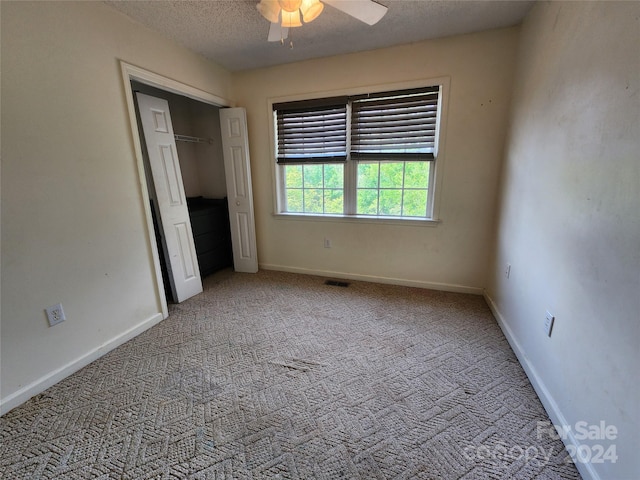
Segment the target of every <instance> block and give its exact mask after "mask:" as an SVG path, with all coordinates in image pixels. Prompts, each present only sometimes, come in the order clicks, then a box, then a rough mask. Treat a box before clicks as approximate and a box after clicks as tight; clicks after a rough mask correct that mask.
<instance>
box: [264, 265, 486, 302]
mask: <svg viewBox="0 0 640 480" xmlns="http://www.w3.org/2000/svg"><path fill="white" fill-rule="evenodd" d="M260 268H262V269H264V270H276V271H278V272H289V273H301V274H303V275H317V276H319V277H329V278H341V279H344V280H354V281H361V282H371V283H385V284H388V285H401V286H403V287H417V288H428V289H431V290H441V291H444V292H456V293H471V294H473V295H482V294H483V292H484V290H483V289H482V288H478V287H469V286H466V285H454V284H450V283H436V282H424V281H421V280H407V279H404V278H393V277H378V276H374V275H361V274H358V273H344V272H334V271H330V270H315V269H310V268H300V267H289V266H286V265H273V264H268V263H261V264H260Z"/></svg>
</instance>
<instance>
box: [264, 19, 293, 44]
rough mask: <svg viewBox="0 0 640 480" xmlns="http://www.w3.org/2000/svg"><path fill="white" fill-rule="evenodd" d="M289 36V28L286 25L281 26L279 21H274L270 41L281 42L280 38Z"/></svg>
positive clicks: (268, 38)
mask: <svg viewBox="0 0 640 480" xmlns="http://www.w3.org/2000/svg"><path fill="white" fill-rule="evenodd" d="M288 36H289V29H288V28H286V27H281V26H280V24H279V23H276V22H272V23H271V26H270V27H269V36H268V37H267V40H268V41H270V42H279V41H280V40H284V39H285V38H287V37H288Z"/></svg>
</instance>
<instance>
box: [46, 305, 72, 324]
mask: <svg viewBox="0 0 640 480" xmlns="http://www.w3.org/2000/svg"><path fill="white" fill-rule="evenodd" d="M45 311H46V312H47V320H49V326H50V327H53V326H54V325H57V324H59V323H62V322H64V321H65V320H66V319H67V317H65V316H64V310H63V309H62V304H61V303H58V304H56V305H53V306H52V307H49V308H46V309H45Z"/></svg>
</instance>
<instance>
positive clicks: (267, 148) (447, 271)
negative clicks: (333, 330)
mask: <svg viewBox="0 0 640 480" xmlns="http://www.w3.org/2000/svg"><path fill="white" fill-rule="evenodd" d="M517 41H518V30H517V29H516V28H511V29H502V30H497V31H491V32H486V33H480V34H475V35H466V36H458V37H452V38H446V39H442V40H435V41H427V42H422V43H416V44H411V45H406V46H401V47H395V48H388V49H384V50H376V51H371V52H365V53H358V54H353V55H342V56H337V57H331V58H326V59H320V60H314V61H308V62H301V63H296V64H289V65H284V66H279V67H273V68H265V69H259V70H255V71H250V72H246V73H239V74H236V75H234V96H235V97H236V98H235V99H236V100H237V103H238V105H242V106H244V107H246V109H247V117H248V123H249V147H250V151H251V169H252V175H253V182H254V184H253V189H254V202H255V210H256V222H257V225H256V228H257V239H258V256H259V261H260V265H261V266H262V267H263V268H275V269H284V270H293V271H302V272H314V273H322V274H326V275H332V276H346V277H352V278H367V279H374V280H378V281H394V282H399V283H408V284H412V285H423V286H432V287H438V288H452V289H456V288H460V289H463V290H467V291H476V292H481V289H482V288H483V287H484V284H485V274H486V271H487V266H488V263H487V259H488V257H487V253H488V252H489V250H490V248H491V241H492V226H493V222H494V219H493V212H494V208H495V195H496V188H497V177H498V171H499V165H500V161H501V156H502V148H503V143H504V134H505V129H506V124H507V115H508V107H509V102H510V95H511V84H512V72H513V70H514V62H515V51H516V46H517ZM296 48H298V47H296ZM300 48H304V47H303V46H300ZM443 76H448V77H450V82H451V83H450V92H451V94H450V99H449V102H448V110H447V117H448V121H447V125H446V126H445V134H446V142H445V145H442V147H443V148H442V149H441V151H442V153H443V155H442V156H441V157H440V158H439V161H444V162H445V164H444V165H445V167H444V171H442V172H440V173H441V174H443V175H444V176H443V182H444V183H443V185H442V188H441V190H440V191H439V192H437V193H436V194H437V195H438V194H439V195H440V219H441V220H442V222H441V224H439V225H437V226H434V227H428V226H411V225H397V224H395V225H381V224H372V223H365V222H344V221H317V220H311V221H309V220H292V219H285V218H282V217H279V218H276V217H274V216H272V213H273V204H274V191H273V188H272V185H273V181H272V165H273V155H272V147H271V143H270V140H269V138H270V137H269V136H270V134H269V128H268V126H269V122H270V121H271V112H270V111H269V109H268V105H267V103H268V99H270V98H274V97H283V96H303V95H308V96H314V95H319V94H321V93H323V92H325V93H326V92H330V91H344V90H349V89H354V88H360V87H367V86H373V85H382V84H392V83H400V82H408V81H415V80H422V79H424V80H428V79H430V78H437V77H443ZM325 237H326V238H329V239H330V240H331V241H332V244H333V246H332V248H331V249H325V248H324V246H323V239H324V238H325Z"/></svg>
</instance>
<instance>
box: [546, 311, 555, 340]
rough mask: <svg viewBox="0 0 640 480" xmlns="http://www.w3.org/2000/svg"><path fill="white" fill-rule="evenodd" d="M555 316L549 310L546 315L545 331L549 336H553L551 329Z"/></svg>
mask: <svg viewBox="0 0 640 480" xmlns="http://www.w3.org/2000/svg"><path fill="white" fill-rule="evenodd" d="M554 320H555V317H554V316H553V315H551V314H550V313H549V311H547V312H546V313H545V315H544V331H545V332H546V333H547V336H549V337H550V336H551V330H553V321H554Z"/></svg>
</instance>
